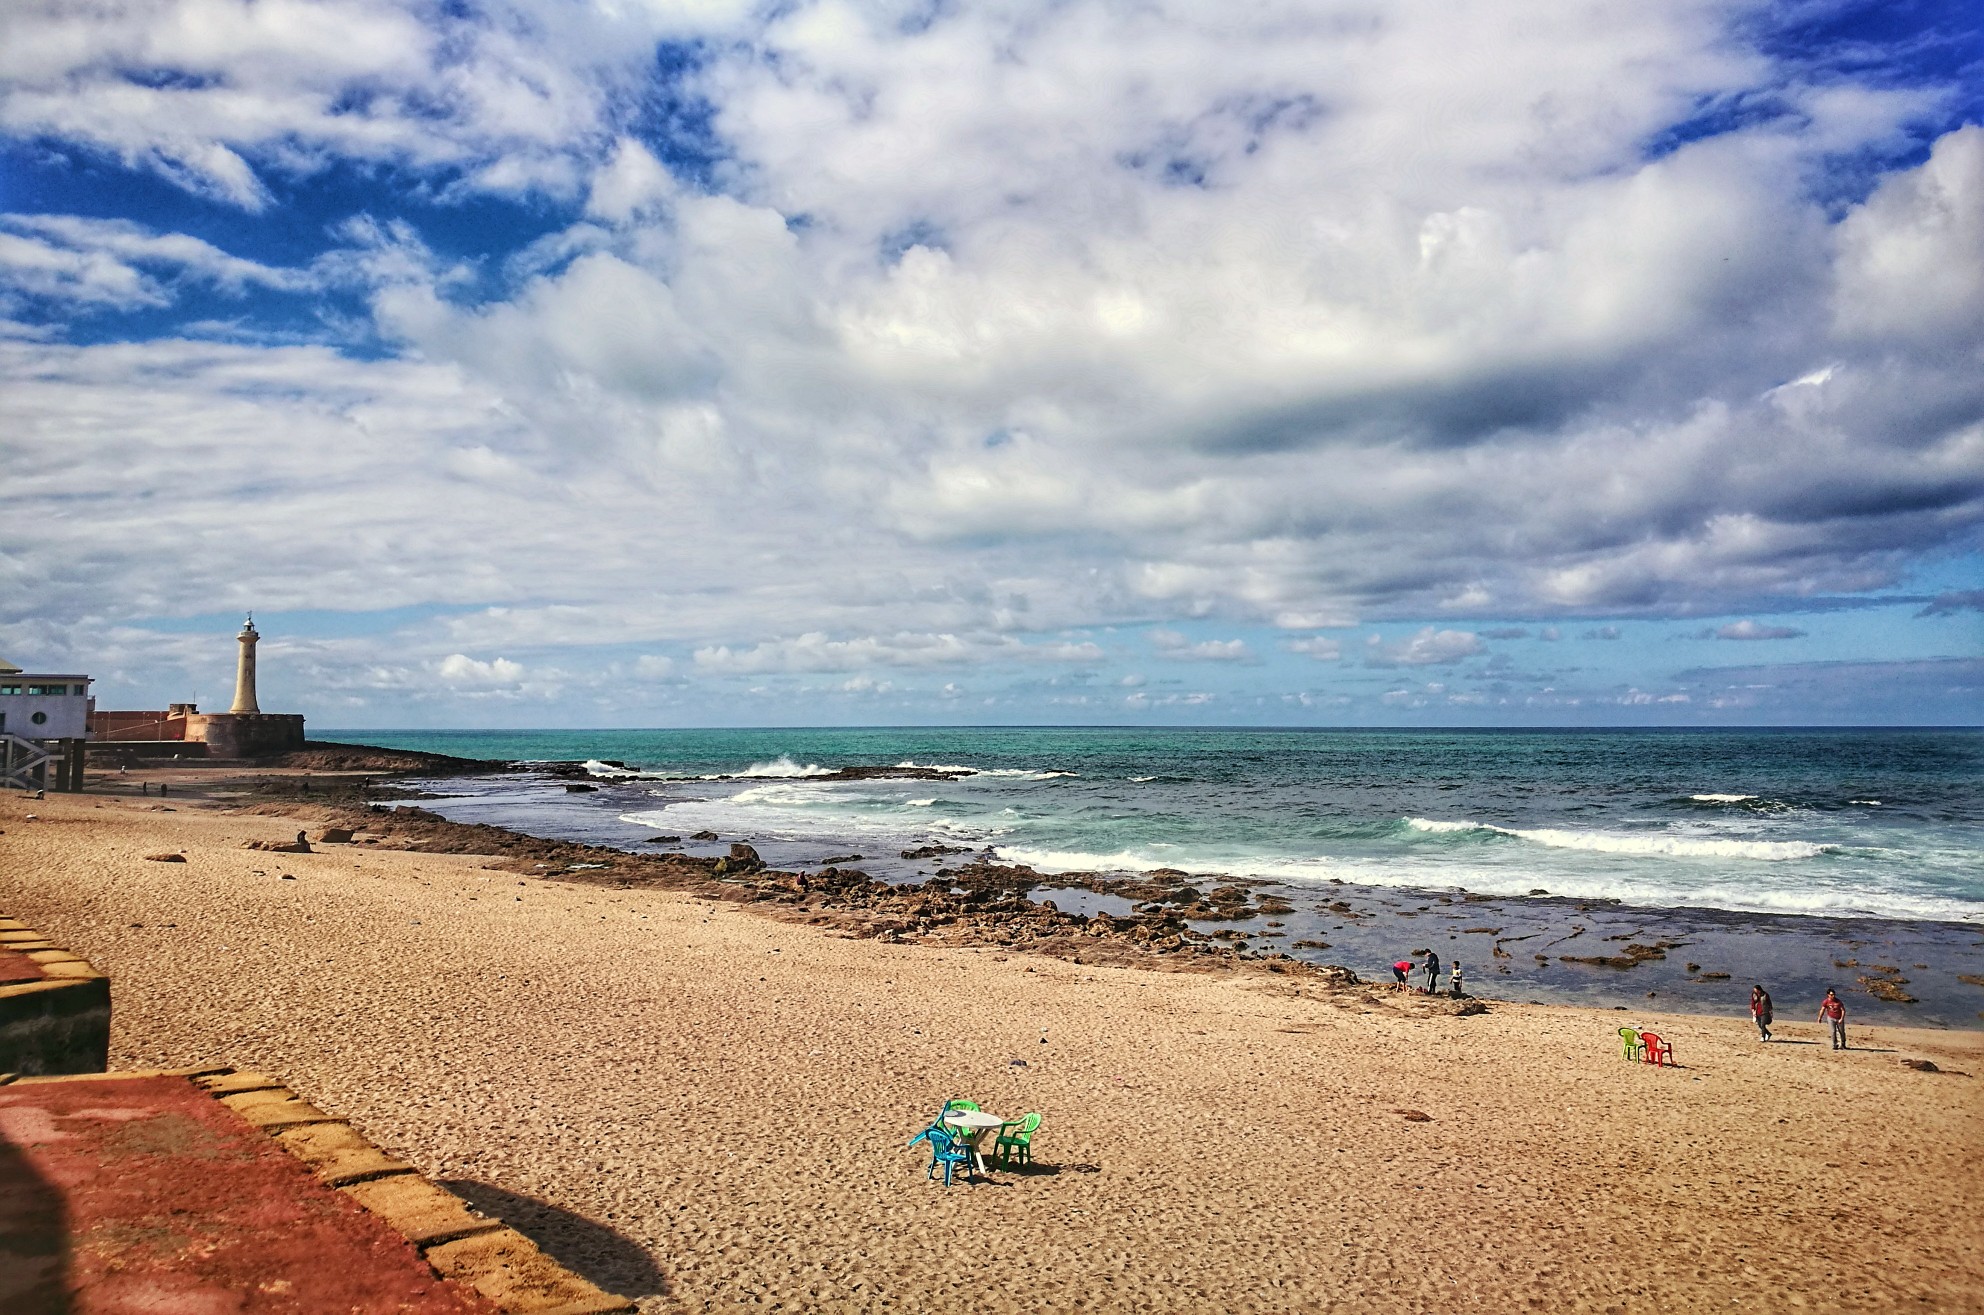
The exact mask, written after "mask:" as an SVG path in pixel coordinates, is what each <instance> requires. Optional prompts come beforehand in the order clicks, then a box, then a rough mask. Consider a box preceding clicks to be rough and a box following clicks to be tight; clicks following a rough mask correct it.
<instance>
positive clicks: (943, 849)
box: [830, 845, 971, 861]
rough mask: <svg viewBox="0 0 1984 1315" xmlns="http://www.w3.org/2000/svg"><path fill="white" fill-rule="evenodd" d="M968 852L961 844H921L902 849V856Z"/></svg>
mask: <svg viewBox="0 0 1984 1315" xmlns="http://www.w3.org/2000/svg"><path fill="white" fill-rule="evenodd" d="M970 852H971V851H970V850H969V849H967V848H965V847H964V846H963V845H922V846H919V847H918V848H916V849H905V850H903V851H902V856H903V857H904V858H906V859H911V860H914V859H919V858H942V857H943V856H944V855H946V854H969V853H970ZM855 857H856V858H859V857H861V856H860V855H859V854H856V855H855ZM830 861H831V860H830Z"/></svg>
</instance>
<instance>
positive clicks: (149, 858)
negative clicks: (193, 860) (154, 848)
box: [145, 854, 186, 863]
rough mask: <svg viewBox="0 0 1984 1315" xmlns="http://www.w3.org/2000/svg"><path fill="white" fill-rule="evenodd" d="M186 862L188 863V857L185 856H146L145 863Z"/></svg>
mask: <svg viewBox="0 0 1984 1315" xmlns="http://www.w3.org/2000/svg"><path fill="white" fill-rule="evenodd" d="M185 861H186V856H185V855H184V854H147V855H145V862H147V863H184V862H185Z"/></svg>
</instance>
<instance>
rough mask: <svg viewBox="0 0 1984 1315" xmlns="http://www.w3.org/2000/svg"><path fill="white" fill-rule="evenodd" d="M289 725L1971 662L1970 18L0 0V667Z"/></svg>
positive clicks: (939, 4)
mask: <svg viewBox="0 0 1984 1315" xmlns="http://www.w3.org/2000/svg"><path fill="white" fill-rule="evenodd" d="M251 609H252V610H253V612H254V614H255V617H256V622H257V625H258V628H259V629H260V630H261V632H262V633H263V635H264V639H263V642H262V645H261V672H262V680H261V685H262V689H261V692H262V706H263V707H264V708H265V709H268V710H271V711H289V712H302V713H304V714H306V715H307V716H308V717H309V718H310V719H311V723H312V725H313V726H314V727H319V728H335V727H351V728H363V727H375V728H376V727H429V726H491V727H561V726H575V727H586V726H671V725H702V726H711V725H715V726H723V725H739V726H743V725H860V724H870V725H911V724H1040V723H1053V724H1088V723H1096V724H1133V725H1135V724H1217V725H1247V724H1267V725H1346V726H1348V725H1443V726H1453V725H1613V724H1620V725H1675V726H1694V725H1753V724H1977V723H1980V722H1984V10H1979V9H1978V8H1977V7H1976V6H1975V5H1974V4H1972V3H1966V2H1959V0H1949V2H1947V3H1941V2H1931V3H1912V2H1910V0H1882V2H1880V3H1873V2H1867V3H1861V2H1859V0H1853V2H1850V3H1849V2H1848V0H1789V2H1787V3H1775V4H1772V3H1734V2H1719V0H1668V2H1663V3H1660V4H1654V5H1648V4H1645V3H1643V0H1585V2H1582V3H1581V2H1579V0H1552V3H1548V4H1540V3H1535V2H1534V0H1358V2H1354V3H1353V2H1344V0H871V2H870V3H851V2H848V0H771V2H769V3H747V2H745V0H434V2H431V3H430V2H427V0H401V2H399V3H392V2H390V0H252V2H249V3H242V2H241V0H12V3H9V4H8V5H6V6H4V8H0V657H5V658H7V659H10V660H11V661H13V662H15V663H17V664H19V665H21V666H24V667H29V668H31V669H42V670H61V671H86V672H88V673H89V674H91V675H92V676H94V677H95V679H96V681H97V685H96V694H97V697H98V704H99V706H101V707H106V708H156V707H161V706H163V705H164V704H165V703H167V702H179V701H187V700H197V701H199V702H200V703H202V704H203V706H207V707H209V708H216V707H222V706H225V703H226V701H227V700H228V698H229V697H230V695H231V690H232V672H233V662H234V651H235V645H234V642H233V638H232V637H233V634H234V631H235V630H236V629H237V628H238V626H239V625H240V622H241V618H242V615H243V614H244V613H245V612H247V611H249V610H251Z"/></svg>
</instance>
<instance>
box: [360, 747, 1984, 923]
mask: <svg viewBox="0 0 1984 1315" xmlns="http://www.w3.org/2000/svg"><path fill="white" fill-rule="evenodd" d="M325 734H326V737H327V738H342V739H349V740H355V741H362V742H365V743H373V744H382V745H389V746H393V747H400V748H408V749H425V750H432V751H438V752H444V753H451V754H458V755H462V756H466V757H486V758H506V759H534V760H573V761H584V760H592V761H593V762H594V763H595V764H599V766H596V768H595V770H596V771H598V772H599V774H600V779H601V780H602V782H605V783H608V784H610V785H611V786H612V789H611V790H610V792H609V797H608V798H605V799H598V800H594V799H591V798H589V797H582V798H571V797H565V796H564V795H563V791H562V789H561V788H560V787H557V786H555V785H546V786H542V787H540V788H539V790H540V793H541V794H542V795H543V796H544V797H543V798H541V799H540V798H538V797H537V796H535V795H533V794H532V793H531V791H530V790H529V789H528V788H501V787H497V786H494V785H492V792H493V793H492V796H491V797H490V798H489V800H488V802H489V804H490V805H491V806H492V807H493V808H495V810H496V811H501V812H508V813H511V814H515V813H516V811H517V810H518V809H520V808H521V809H523V810H524V811H527V812H533V813H534V812H537V811H538V810H539V807H540V805H541V806H543V807H546V808H551V809H553V810H554V811H556V810H565V811H566V813H567V814H568V815H569V818H570V819H571V820H572V823H573V825H579V823H580V822H581V820H583V825H582V826H581V828H580V829H581V830H583V831H585V832H586V833H587V834H589V835H591V836H593V838H598V839H611V838H613V834H614V831H615V829H616V828H618V829H619V830H620V831H621V832H624V835H623V836H622V837H621V838H622V839H633V838H638V836H640V835H645V834H648V833H650V832H653V831H666V832H673V833H679V834H683V835H688V834H692V833H695V832H698V831H714V832H718V833H720V834H723V835H725V836H727V837H739V838H747V839H750V840H752V841H753V842H754V843H757V844H759V845H760V847H761V848H764V849H766V850H767V855H768V857H769V856H771V854H772V853H773V852H774V851H787V850H790V851H792V852H791V854H789V855H788V857H791V858H793V860H794V861H798V857H799V855H801V854H803V853H810V852H811V851H815V850H818V851H821V852H824V853H835V852H845V851H849V850H861V851H864V852H874V851H883V852H889V851H895V850H900V849H903V848H910V847H913V846H915V845H918V844H922V843H927V842H929V841H932V840H937V841H945V842H949V843H953V844H960V845H969V846H971V847H973V848H978V847H982V846H988V845H989V846H992V847H993V848H994V849H995V850H996V852H997V854H998V855H999V856H1000V857H1001V858H1003V859H1006V860H1008V861H1012V862H1019V863H1026V864H1029V865H1031V866H1033V867H1035V868H1037V869H1039V870H1041V871H1044V872H1049V871H1072V870H1084V871H1093V870H1110V869H1125V870H1145V869H1149V868H1154V867H1167V868H1178V869H1182V870H1184V871H1187V872H1193V873H1207V874H1214V873H1219V874H1229V875H1234V876H1252V877H1264V878H1270V879H1273V880H1275V881H1278V882H1284V883H1288V884H1290V885H1293V886H1297V887H1305V886H1306V887H1315V886H1320V885H1324V884H1327V883H1328V882H1330V880H1331V879H1333V878H1334V879H1337V880H1340V881H1345V882H1350V883H1355V884H1360V885H1372V886H1391V887H1410V888H1414V889H1448V888H1461V889H1465V890H1468V891H1473V892H1480V893H1487V894H1496V895H1523V894H1526V893H1528V892H1530V891H1533V890H1539V889H1541V890H1548V891H1549V892H1550V893H1551V894H1553V895H1558V896H1571V897H1576V898H1583V899H1617V900H1622V901H1625V902H1627V903H1630V904H1634V905H1643V906H1652V907H1694V908H1704V909H1722V910H1731V911H1739V912H1751V913H1775V914H1792V915H1834V916H1872V917H1878V918H1891V919H1911V920H1924V919H1927V920H1940V921H1949V922H1959V923H1976V924H1979V925H1980V926H1984V733H1979V732H1976V731H1919V730H1898V731H1826V730H1811V731H1774V730H1765V731H1756V730H1744V731H1687V732H1676V731H1449V732H1426V731H1309V730H1290V731H1259V730H1199V729H1166V730H1118V729H1057V728H1040V729H966V730H957V729H919V728H906V729H893V728H883V729H864V730H744V731H709V730H693V731H687V730H685V731H675V730H668V731H630V730H600V731H542V732H531V731H446V732H433V731H427V732H391V731H348V732H327V733H325ZM609 761H610V762H616V763H622V764H624V765H625V769H626V771H625V772H624V773H623V772H621V771H619V770H616V769H612V768H607V767H605V766H603V764H604V763H606V762H609ZM903 763H914V764H920V765H923V766H939V767H961V768H969V769H971V770H972V771H973V772H974V775H972V776H969V777H966V778H964V779H962V780H958V781H954V782H931V781H905V780H875V781H856V782H824V781H820V780H817V779H815V778H817V777H819V776H821V775H824V774H825V773H826V772H828V771H831V770H832V769H834V768H838V767H843V766H850V765H894V764H903ZM715 777H723V778H727V779H720V780H719V779H703V778H715ZM602 805H605V806H608V807H610V809H611V811H612V816H611V818H610V819H609V818H605V817H602V816H600V813H601V808H602ZM455 811H458V810H455ZM487 820H491V821H495V820H498V819H497V818H495V817H493V816H492V817H489V818H488V819H487ZM510 824H512V825H518V824H520V823H519V821H518V820H517V818H516V817H515V816H512V819H511V822H510ZM524 829H531V828H530V827H529V826H528V825H525V826H524ZM564 830H566V831H567V832H569V831H570V827H566V828H564Z"/></svg>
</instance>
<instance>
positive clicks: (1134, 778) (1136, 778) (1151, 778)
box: [1130, 776, 1157, 785]
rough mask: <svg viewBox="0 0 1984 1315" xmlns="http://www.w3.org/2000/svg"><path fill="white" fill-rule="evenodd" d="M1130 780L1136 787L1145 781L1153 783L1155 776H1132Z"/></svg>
mask: <svg viewBox="0 0 1984 1315" xmlns="http://www.w3.org/2000/svg"><path fill="white" fill-rule="evenodd" d="M1130 779H1131V780H1132V781H1135V782H1136V783H1137V784H1138V785H1142V784H1143V783H1144V782H1145V781H1155V780H1156V779H1157V778H1156V777H1155V776H1132V777H1131V778H1130Z"/></svg>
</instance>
